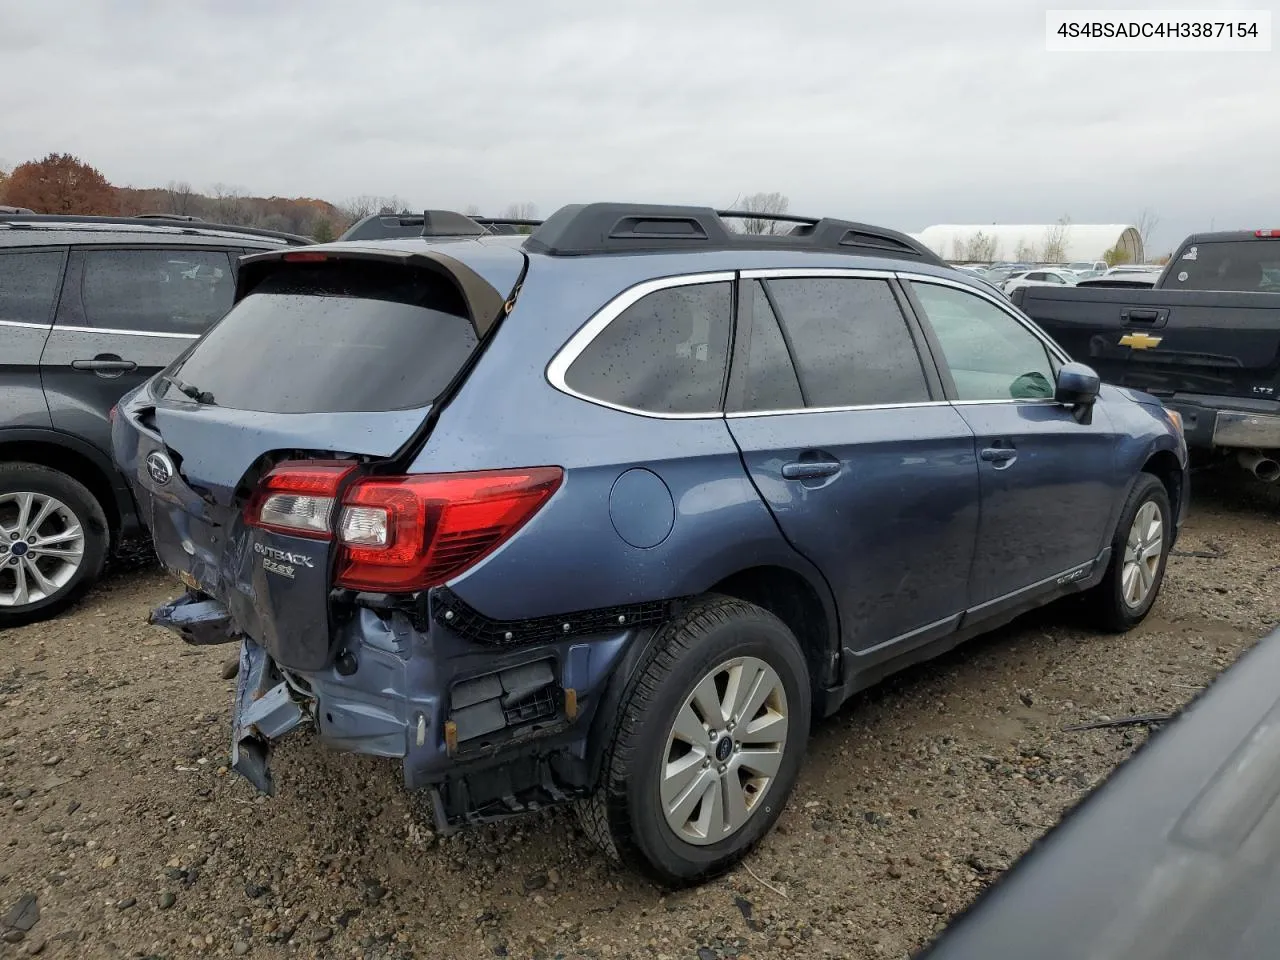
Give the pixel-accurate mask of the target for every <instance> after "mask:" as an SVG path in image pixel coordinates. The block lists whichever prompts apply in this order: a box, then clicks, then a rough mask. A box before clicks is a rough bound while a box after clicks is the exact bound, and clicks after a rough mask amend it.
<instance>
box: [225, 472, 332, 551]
mask: <svg viewBox="0 0 1280 960" xmlns="http://www.w3.org/2000/svg"><path fill="white" fill-rule="evenodd" d="M355 468H356V465H355V464H354V463H351V462H349V461H327V460H307V461H286V462H285V463H282V464H279V465H278V466H276V467H274V468H273V469H272V470H271V471H270V472H269V473H268V474H267V475H266V476H265V477H263V478H262V482H261V483H260V484H259V485H258V489H257V491H255V493H254V495H253V497H252V498H251V499H250V500H249V504H248V506H246V507H245V522H246V523H248V524H249V525H250V526H254V527H261V528H262V529H264V530H273V531H275V532H276V533H286V534H289V535H291V536H295V537H310V538H312V539H316V540H329V539H332V537H333V533H332V527H331V526H330V518H331V517H332V516H333V507H334V504H335V503H336V502H337V499H338V494H339V493H340V491H341V489H342V482H343V481H344V480H345V479H346V478H347V476H348V475H349V474H350V473H351V472H352V471H353V470H355Z"/></svg>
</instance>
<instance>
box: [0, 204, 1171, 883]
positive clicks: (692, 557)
mask: <svg viewBox="0 0 1280 960" xmlns="http://www.w3.org/2000/svg"><path fill="white" fill-rule="evenodd" d="M405 221H415V222H405ZM5 222H7V226H5V227H3V229H0V239H3V238H6V237H8V238H10V239H11V238H13V237H20V238H21V239H22V242H21V243H12V242H11V243H9V244H7V246H6V248H5V250H4V252H3V253H0V262H4V261H7V262H8V265H9V274H8V275H7V277H8V280H7V282H4V283H0V297H3V298H4V299H0V303H4V304H5V306H4V308H3V312H0V331H2V332H0V336H3V337H5V338H6V340H9V339H11V340H12V342H13V343H14V344H15V345H16V346H20V347H21V352H19V351H18V350H14V351H12V352H10V351H8V350H6V352H5V354H4V355H5V357H10V356H13V357H18V358H19V360H18V361H15V362H12V364H11V365H10V366H8V367H7V368H6V369H5V371H4V372H5V378H4V380H3V381H0V384H3V389H4V390H6V391H7V392H6V393H5V394H4V402H5V408H4V409H5V411H6V418H5V426H4V428H3V429H4V431H5V433H4V434H0V436H6V437H9V438H10V439H7V440H5V441H4V444H5V445H4V446H0V455H3V456H4V457H5V459H6V461H7V463H6V464H5V466H4V467H2V468H0V483H3V484H4V486H3V487H0V510H3V511H4V512H2V513H0V577H4V578H5V579H3V580H0V611H3V612H5V615H6V616H7V617H8V618H9V620H8V622H10V623H12V622H16V621H17V620H19V619H30V618H31V617H34V616H40V615H47V614H48V613H50V612H51V611H52V610H54V609H57V608H58V607H59V606H60V605H63V604H65V603H66V602H69V600H70V599H71V598H72V597H73V596H74V594H75V593H76V592H79V591H80V590H82V589H83V588H84V586H86V585H87V583H88V582H89V581H90V580H91V579H92V577H93V576H94V575H96V573H97V571H98V570H99V569H100V567H101V557H102V555H103V553H104V552H105V551H106V549H108V547H109V545H110V544H111V542H112V541H113V540H114V539H116V538H118V537H120V536H123V535H124V534H126V533H127V532H129V530H130V529H138V528H145V531H146V533H147V534H149V535H150V536H151V538H152V539H153V542H154V544H155V549H156V552H157V555H158V557H159V558H160V561H161V563H162V564H163V565H164V566H165V568H166V569H168V570H170V571H171V572H172V573H173V574H174V575H175V577H176V578H177V579H178V580H180V581H181V582H182V583H183V584H184V585H185V587H186V592H185V593H184V594H183V595H182V596H181V597H179V598H178V599H177V600H175V601H173V602H171V603H169V604H166V605H165V606H163V607H161V608H159V609H158V610H156V611H154V612H153V613H152V615H151V621H152V622H153V623H155V624H158V625H160V626H163V627H167V628H169V629H171V630H173V631H174V632H175V633H177V634H178V635H179V636H181V637H182V638H183V639H184V640H186V641H187V642H190V643H195V644H213V643H236V644H238V645H239V651H240V652H239V664H240V668H239V674H238V679H237V684H238V685H237V690H236V694H235V701H234V706H233V711H232V728H233V732H232V767H233V769H234V770H236V771H237V772H238V773H239V774H241V775H243V776H244V777H245V778H247V779H248V780H249V781H250V782H251V783H253V784H254V785H255V786H256V787H258V788H259V789H260V790H262V791H264V792H267V793H271V792H272V791H273V790H274V781H273V778H272V774H271V770H270V763H269V760H270V754H271V748H272V745H273V744H274V743H275V742H276V741H277V740H278V739H279V738H280V737H282V736H284V735H286V734H287V733H289V732H290V731H291V730H294V729H295V728H297V727H299V726H301V725H303V724H311V725H314V727H315V729H316V730H317V732H318V734H319V737H320V739H321V741H322V742H325V743H328V744H330V745H332V746H334V747H337V748H340V749H345V750H351V751H355V752H360V753H368V754H374V755H378V756H384V757H395V758H397V759H399V760H400V761H401V763H402V766H403V771H404V778H405V782H406V784H407V785H408V786H409V787H411V788H421V789H424V790H426V791H427V792H428V794H429V796H430V798H431V806H432V809H433V810H434V811H435V818H436V823H437V827H438V828H439V830H440V831H441V832H444V833H447V832H450V831H453V830H457V829H459V828H461V827H464V826H467V825H469V824H475V823H483V822H487V821H492V820H497V819H501V818H504V817H508V816H512V815H516V814H520V813H523V812H526V811H529V810H535V809H541V808H544V807H546V806H548V805H551V804H556V803H574V804H576V805H577V807H578V810H579V812H580V814H581V817H582V820H583V823H584V825H585V827H586V829H587V830H588V831H589V832H590V833H591V834H592V835H593V836H594V837H595V838H596V839H597V840H598V841H599V842H600V844H601V845H602V846H603V847H604V848H605V849H606V850H608V851H609V852H611V853H612V854H613V855H615V856H617V857H619V858H620V859H622V860H623V861H625V862H626V863H628V864H631V865H634V866H635V867H637V868H639V869H641V870H643V871H645V872H647V873H648V874H650V875H651V876H653V877H655V878H656V879H657V880H659V881H661V882H663V883H667V884H682V883H688V882H695V881H698V880H701V879H703V878H706V877H708V876H711V875H714V874H716V873H718V872H720V871H722V870H724V869H726V868H727V867H728V866H729V865H731V864H732V863H734V862H736V861H737V860H738V859H739V858H741V857H742V856H743V855H745V853H746V852H747V851H748V850H750V849H751V848H752V846H753V845H754V844H755V843H756V842H758V841H759V839H760V838H761V837H762V836H763V835H764V834H765V833H766V832H767V831H768V830H769V828H770V827H771V825H772V824H773V822H774V821H775V820H776V819H777V817H778V815H779V813H780V812H781V810H782V808H783V806H784V804H785V802H786V800H787V797H788V795H789V793H790V791H791V789H792V786H793V785H794V782H795V779H796V776H797V773H798V770H799V767H800V764H801V760H802V757H803V754H804V749H805V740H806V737H807V734H808V729H809V725H810V718H811V716H813V715H817V716H822V715H826V714H829V713H831V712H833V711H835V710H836V709H838V708H839V706H840V705H841V704H842V703H844V702H845V701H846V700H847V699H848V698H849V697H850V696H851V695H853V694H854V693H855V692H857V691H859V690H861V689H863V688H865V687H867V686H868V685H870V684H873V683H875V682H877V681H878V680H879V679H881V678H883V677H884V676H886V675H888V674H890V673H892V672H894V671H897V670H899V669H901V668H903V667H905V666H907V665H909V664H912V663H916V662H918V661H920V660H923V659H926V658H928V657H931V656H934V655H936V654H937V653H939V652H941V651H944V650H947V649H949V648H951V647H953V646H955V645H956V644H958V643H960V642H962V641H964V640H965V639H967V638H969V637H971V636H973V635H975V634H977V633H981V632H983V631H986V630H989V629H991V628H993V627H995V626H997V625H999V624H1002V623H1005V622H1007V621H1008V620H1010V619H1012V618H1013V617H1015V616H1017V615H1018V614H1020V613H1022V612H1024V611H1026V610H1028V609H1031V608H1033V607H1037V606H1040V605H1042V604H1044V603H1048V602H1050V601H1052V600H1054V599H1056V598H1059V597H1062V596H1065V595H1068V594H1082V595H1084V597H1085V598H1086V599H1087V602H1088V604H1089V606H1090V607H1091V609H1092V610H1093V613H1094V615H1095V618H1096V620H1097V622H1098V623H1099V624H1100V625H1101V626H1103V627H1104V628H1107V629H1112V630H1125V629H1128V628H1129V627H1132V626H1133V625H1135V624H1136V623H1138V622H1140V621H1141V620H1142V619H1143V618H1144V617H1145V616H1146V614H1147V612H1148V611H1149V610H1150V608H1151V605H1152V604H1153V603H1154V601H1155V599H1156V597H1157V595H1158V594H1159V591H1160V587H1161V583H1162V578H1163V573H1164V567H1165V562H1166V559H1167V557H1168V555H1169V551H1170V549H1171V547H1172V545H1173V543H1174V541H1175V538H1176V535H1177V531H1178V528H1179V525H1180V524H1181V522H1182V518H1183V517H1184V515H1185V510H1186V504H1187V498H1188V490H1189V487H1188V483H1187V469H1188V457H1187V449H1186V444H1185V440H1184V438H1183V435H1182V423H1181V419H1180V418H1179V417H1178V416H1177V414H1176V413H1173V412H1171V411H1170V410H1169V409H1167V408H1166V407H1165V406H1164V405H1162V404H1161V403H1160V401H1159V400H1158V399H1156V398H1155V397H1152V396H1150V395H1148V394H1144V393H1140V392H1137V391H1135V390H1130V389H1124V388H1120V387H1116V386H1112V385H1107V384H1103V383H1101V382H1100V381H1099V377H1098V375H1097V374H1096V373H1095V372H1094V370H1093V369H1091V368H1090V367H1089V366H1086V365H1084V364H1082V363H1080V362H1076V361H1073V360H1072V358H1071V357H1070V356H1069V354H1068V353H1067V352H1065V351H1064V350H1063V349H1062V348H1061V347H1060V346H1059V345H1058V344H1057V343H1055V342H1054V341H1053V340H1052V339H1050V338H1049V337H1048V336H1046V335H1045V334H1044V332H1043V331H1041V330H1040V329H1039V328H1038V327H1037V326H1036V325H1035V324H1034V323H1033V322H1031V321H1030V320H1029V319H1028V318H1027V316H1026V315H1025V314H1023V313H1022V312H1021V311H1020V310H1018V309H1017V308H1016V307H1014V306H1013V304H1011V303H1010V302H1009V300H1008V299H1007V298H1006V297H1005V296H1004V295H1003V294H1001V293H999V292H997V291H995V290H994V289H993V287H992V286H991V284H990V282H989V281H987V280H986V279H983V278H978V277H975V276H967V275H966V274H965V273H963V272H961V271H957V270H956V269H954V268H952V267H950V266H949V265H947V264H945V263H944V262H942V261H941V260H939V259H938V258H937V257H936V256H935V255H934V254H933V253H931V252H930V251H929V250H928V249H927V248H925V247H924V246H922V245H921V244H919V243H918V242H916V241H915V240H913V239H911V238H909V237H907V236H906V235H904V234H900V233H897V232H895V231H891V230H886V229H883V228H879V227H874V226H869V225H866V224H857V223H850V222H845V221H840V220H833V219H813V220H808V221H804V220H802V218H795V217H790V218H789V222H792V223H795V222H799V225H800V226H799V229H796V230H793V232H791V233H790V234H784V235H777V236H748V235H742V234H737V233H733V232H732V231H731V230H729V229H728V227H727V226H726V224H725V221H724V220H723V219H722V217H721V214H719V213H717V212H716V211H713V210H711V209H707V208H698V207H665V206H641V205H630V204H586V205H576V206H570V207H566V208H564V209H562V210H560V211H559V212H557V213H556V214H554V215H553V216H552V217H551V218H549V219H548V220H547V221H545V222H543V223H541V224H536V225H533V224H528V223H527V222H524V223H523V224H522V225H524V226H528V227H529V228H530V229H531V230H532V232H531V233H530V234H529V235H527V236H522V235H511V234H509V233H507V232H506V231H505V230H503V229H501V224H500V223H497V222H494V221H484V222H477V221H475V220H472V219H470V218H466V217H463V216H461V215H458V214H452V213H449V212H446V211H427V212H426V213H425V214H424V215H423V217H422V218H421V219H420V220H418V218H399V217H397V218H395V222H394V223H388V224H383V223H381V222H378V223H372V222H371V223H369V224H365V225H363V226H362V227H361V230H367V231H372V232H373V233H374V234H377V236H372V235H371V236H370V237H369V238H366V239H359V240H350V241H345V242H336V243H330V244H320V245H308V246H305V247H303V246H300V245H299V244H297V243H296V242H295V240H294V239H292V238H287V237H282V236H279V235H263V236H258V235H251V234H247V233H238V232H235V231H234V230H232V229H230V228H219V227H215V226H212V225H191V224H182V225H181V226H176V225H174V224H172V223H163V222H154V223H149V224H146V225H140V224H138V223H136V222H133V221H129V222H117V221H112V222H96V221H94V222H90V221H86V220H84V219H83V218H82V219H81V220H80V221H78V222H76V223H74V224H73V223H70V222H68V221H65V220H54V221H51V220H31V221H29V222H20V221H18V220H14V219H9V220H8V221H5ZM415 226H418V227H420V229H419V231H418V234H417V235H407V236H406V235H404V234H405V231H406V228H408V229H410V232H411V228H413V227H415ZM379 237H380V238H379ZM41 257H43V258H44V259H43V260H40V259H28V258H41ZM0 269H3V268H2V267H0ZM0 276H4V275H3V274H0ZM1065 286H1066V285H1065V284H1063V287H1064V288H1065ZM1041 289H1048V287H1047V286H1043V285H1041V286H1036V285H1033V283H1032V282H1031V281H1028V284H1027V285H1024V286H1023V287H1021V288H1019V290H1018V292H1019V293H1025V292H1027V291H1033V290H1041ZM602 304H603V306H602ZM228 306H230V310H229V312H225V316H223V315H222V314H223V312H224V311H226V310H227V307H228ZM219 317H220V319H219ZM153 341H156V342H153ZM6 346H7V344H6ZM147 351H151V352H147ZM64 368H65V369H64ZM160 368H163V369H160ZM156 371H158V372H156ZM153 373H154V375H152V374H153ZM79 378H83V379H79ZM24 404H25V406H24ZM42 410H43V413H42V412H41V411H42ZM10 412H11V413H12V416H10V415H9V413H10ZM46 416H47V421H46V419H45V418H46ZM10 421H13V422H12V423H11V422H10ZM108 425H109V431H110V439H109V443H108V441H107V440H106V439H105V436H104V432H103V431H104V429H106V428H107V427H108ZM10 431H36V432H37V434H38V436H31V437H28V436H27V435H26V434H22V435H21V436H17V435H15V434H11V433H10ZM68 437H70V438H74V439H72V440H66V438H68ZM57 442H63V443H64V444H68V445H69V444H76V445H77V446H75V448H74V449H76V450H80V451H82V452H81V453H80V454H79V455H78V458H77V457H76V456H73V455H72V454H55V453H52V452H50V451H51V450H53V449H55V448H56V449H57V450H62V449H63V448H62V447H56V443H57ZM66 449H71V447H70V446H67V447H66ZM40 456H43V459H40ZM112 461H113V462H114V465H115V466H114V468H112V467H111V466H110V463H111V462H112ZM86 464H87V465H89V466H92V467H94V468H95V469H96V468H101V473H100V474H99V475H95V474H93V473H92V472H84V473H77V470H79V469H81V468H82V467H85V465H86Z"/></svg>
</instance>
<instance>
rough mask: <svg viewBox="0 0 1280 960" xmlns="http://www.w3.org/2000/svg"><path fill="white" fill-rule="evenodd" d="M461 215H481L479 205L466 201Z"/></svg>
mask: <svg viewBox="0 0 1280 960" xmlns="http://www.w3.org/2000/svg"><path fill="white" fill-rule="evenodd" d="M462 215H463V216H464V217H478V216H480V215H481V210H480V207H479V206H478V205H477V204H474V203H468V204H467V205H466V206H465V207H463V208H462Z"/></svg>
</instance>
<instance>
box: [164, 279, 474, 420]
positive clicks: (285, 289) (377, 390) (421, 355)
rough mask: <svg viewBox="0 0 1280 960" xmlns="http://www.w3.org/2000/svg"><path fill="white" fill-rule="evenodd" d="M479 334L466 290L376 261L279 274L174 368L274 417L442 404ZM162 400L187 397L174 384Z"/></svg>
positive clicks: (217, 398)
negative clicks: (465, 297)
mask: <svg viewBox="0 0 1280 960" xmlns="http://www.w3.org/2000/svg"><path fill="white" fill-rule="evenodd" d="M476 345H477V339H476V335H475V331H474V329H473V328H472V326H471V321H470V320H469V319H468V316H467V308H466V304H465V303H464V301H463V299H462V296H461V294H459V293H458V291H457V289H456V288H455V287H454V286H453V285H452V284H451V283H450V282H449V281H448V280H446V279H444V278H443V277H440V276H438V275H436V274H434V273H430V272H427V271H424V270H414V269H406V268H404V267H401V266H397V265H394V264H383V263H370V262H367V261H348V262H330V263H326V264H310V263H308V264H290V265H287V266H284V267H282V268H281V269H280V270H279V271H278V272H276V273H272V274H270V275H268V276H267V277H266V278H265V279H264V280H262V282H261V283H259V284H258V285H257V286H256V287H254V288H253V290H252V292H251V293H249V295H248V296H246V297H245V298H244V299H243V300H241V301H240V302H239V303H238V304H236V306H235V307H234V308H233V309H232V310H231V312H230V313H228V314H227V315H226V317H224V318H223V319H222V321H221V322H220V323H218V324H217V325H216V326H215V327H214V328H213V329H212V330H210V331H209V333H208V335H207V336H206V337H205V338H204V339H203V340H201V341H200V342H199V343H198V344H196V346H195V348H194V349H193V350H192V351H191V353H190V354H189V355H188V356H187V358H186V359H185V360H184V361H182V363H181V364H180V366H179V367H178V368H177V369H176V370H175V371H173V372H174V374H175V375H176V376H177V377H178V378H179V379H181V380H182V381H183V382H184V383H185V384H187V385H188V386H192V387H195V388H196V389H198V390H200V391H202V392H204V393H208V394H211V395H212V396H213V399H214V402H215V403H216V404H219V405H221V406H226V407H232V408H234V409H239V410H257V411H261V412H264V413H340V412H368V411H382V410H405V409H413V408H417V407H424V406H427V405H429V404H431V403H433V402H434V401H435V400H436V399H437V398H438V397H439V396H440V394H441V393H443V392H444V390H445V389H446V388H447V387H448V386H449V384H450V383H451V382H452V381H453V379H454V378H455V377H456V376H457V375H458V373H459V371H461V369H462V367H463V365H464V364H465V363H466V361H467V358H468V357H470V356H471V353H472V351H474V350H475V348H476ZM160 391H161V395H162V396H174V397H176V398H177V399H181V397H180V395H178V394H177V391H176V390H174V388H173V386H172V384H163V385H162V386H161V387H160Z"/></svg>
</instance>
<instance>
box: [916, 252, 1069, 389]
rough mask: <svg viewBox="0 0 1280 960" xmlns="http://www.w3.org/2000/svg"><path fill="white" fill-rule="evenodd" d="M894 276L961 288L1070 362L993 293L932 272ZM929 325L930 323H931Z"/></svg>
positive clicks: (1038, 331)
mask: <svg viewBox="0 0 1280 960" xmlns="http://www.w3.org/2000/svg"><path fill="white" fill-rule="evenodd" d="M895 276H896V277H897V278H898V279H899V280H905V281H910V282H911V283H932V284H935V285H937V286H939V287H954V288H955V289H956V290H963V291H964V292H965V293H971V294H973V295H974V296H976V297H979V298H980V299H982V300H985V301H987V303H989V304H991V305H992V306H994V307H996V308H997V309H999V310H1000V311H1001V312H1003V313H1006V314H1008V315H1009V316H1010V317H1011V318H1012V319H1013V321H1014V322H1015V323H1017V324H1019V325H1020V326H1021V327H1022V328H1023V329H1024V330H1026V331H1027V332H1028V333H1030V334H1031V335H1032V336H1033V337H1035V338H1036V339H1037V340H1039V341H1040V342H1041V343H1042V344H1044V346H1045V348H1046V349H1047V350H1048V351H1049V353H1050V354H1051V355H1052V356H1054V357H1057V358H1058V360H1059V361H1060V362H1062V363H1070V362H1071V358H1070V357H1069V356H1067V355H1066V353H1064V352H1063V350H1062V348H1061V347H1059V346H1058V345H1057V344H1056V343H1054V342H1053V341H1052V340H1050V339H1049V337H1048V336H1047V335H1046V334H1045V333H1044V332H1043V331H1042V330H1040V328H1039V327H1037V326H1035V324H1034V323H1033V322H1032V321H1031V320H1030V318H1028V317H1025V316H1024V315H1022V314H1021V313H1019V312H1018V309H1017V307H1015V306H1014V305H1013V304H1011V303H1001V302H1000V300H999V299H998V298H997V297H996V296H995V295H994V294H990V293H988V292H987V291H985V290H980V289H978V288H977V287H971V286H970V285H969V284H967V283H961V282H960V281H958V280H951V279H949V278H947V277H935V276H933V275H932V274H928V273H911V272H909V271H899V272H897V273H895ZM923 319H925V320H928V319H929V318H928V317H927V316H926V317H924V318H923ZM930 325H932V323H931V324H930ZM957 402H960V403H990V402H995V403H1008V402H1009V401H1007V400H1003V401H988V400H962V401H957ZM1022 402H1025V401H1022ZM1036 402H1043V401H1036Z"/></svg>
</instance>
